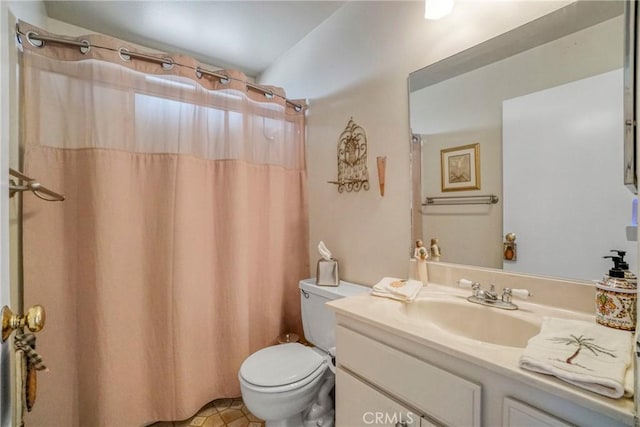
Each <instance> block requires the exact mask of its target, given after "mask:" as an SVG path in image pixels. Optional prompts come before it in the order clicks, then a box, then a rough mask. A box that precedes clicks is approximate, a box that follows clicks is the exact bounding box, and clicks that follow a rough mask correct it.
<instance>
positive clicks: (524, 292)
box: [511, 289, 533, 299]
mask: <svg viewBox="0 0 640 427" xmlns="http://www.w3.org/2000/svg"><path fill="white" fill-rule="evenodd" d="M511 293H512V294H513V296H514V297H518V298H522V299H527V298H529V297H532V296H533V294H532V293H531V292H529V290H528V289H511Z"/></svg>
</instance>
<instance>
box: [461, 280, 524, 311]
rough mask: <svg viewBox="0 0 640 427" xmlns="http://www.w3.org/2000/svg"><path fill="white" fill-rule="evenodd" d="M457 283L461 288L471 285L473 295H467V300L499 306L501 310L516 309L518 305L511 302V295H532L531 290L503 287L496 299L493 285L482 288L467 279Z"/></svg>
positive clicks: (521, 296)
mask: <svg viewBox="0 0 640 427" xmlns="http://www.w3.org/2000/svg"><path fill="white" fill-rule="evenodd" d="M458 285H459V286H460V287H463V288H468V287H471V290H472V292H473V295H471V296H470V297H467V301H469V302H472V303H475V304H481V305H486V306H489V307H496V308H501V309H503V310H517V309H518V306H517V305H515V304H514V303H513V302H511V300H512V298H513V296H514V295H515V296H518V297H520V298H527V297H530V296H532V295H531V292H529V291H528V290H527V289H511V288H504V289H503V290H502V296H501V297H500V299H498V295H497V293H496V287H495V285H490V286H489V289H488V290H487V289H482V286H481V285H480V283H478V282H470V281H468V280H464V279H461V280H458Z"/></svg>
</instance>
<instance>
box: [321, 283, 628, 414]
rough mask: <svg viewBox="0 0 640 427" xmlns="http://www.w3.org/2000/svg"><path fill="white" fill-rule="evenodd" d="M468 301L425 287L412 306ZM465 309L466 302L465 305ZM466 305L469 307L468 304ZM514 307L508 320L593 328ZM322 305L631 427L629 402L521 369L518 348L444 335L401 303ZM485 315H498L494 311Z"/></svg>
mask: <svg viewBox="0 0 640 427" xmlns="http://www.w3.org/2000/svg"><path fill="white" fill-rule="evenodd" d="M469 295H470V291H469V290H463V289H458V288H454V287H451V286H443V285H437V284H429V286H426V287H424V288H423V289H422V290H421V291H420V294H419V295H418V298H417V300H416V301H418V300H420V299H427V298H435V299H437V298H454V299H456V300H458V301H462V300H463V299H466V297H467V296H469ZM465 303H467V302H466V301H465ZM409 304H413V303H409ZM468 304H472V303H470V302H469V303H468ZM516 304H517V305H518V306H519V309H518V310H514V311H512V312H510V314H509V315H513V316H514V317H520V318H529V319H531V318H534V319H538V321H539V322H541V321H542V318H543V317H544V316H551V317H558V318H565V319H576V320H586V321H592V322H595V315H589V314H586V313H583V312H576V311H569V310H564V309H561V308H556V307H550V306H544V305H539V304H534V303H531V302H528V301H522V300H519V301H516ZM327 305H328V306H329V307H331V308H332V309H333V310H334V311H335V312H336V313H337V314H339V315H341V316H345V317H349V318H353V319H356V320H359V321H361V322H365V323H368V324H370V325H373V326H375V327H376V328H380V329H381V330H384V331H386V332H390V333H393V334H394V335H396V336H399V337H402V338H404V339H407V340H411V341H413V342H416V343H418V344H420V345H423V346H426V347H428V348H431V349H433V350H437V351H440V352H442V353H445V354H449V355H451V356H453V357H455V358H457V359H460V360H464V361H467V362H470V363H473V364H475V365H478V366H480V367H482V368H485V369H488V370H491V371H494V372H496V373H498V374H500V375H504V376H508V377H511V378H514V379H517V380H518V381H520V382H522V383H525V384H527V385H530V386H532V387H536V388H538V389H540V390H542V391H544V392H546V393H550V394H552V395H555V396H558V397H561V398H564V399H569V400H571V401H573V402H575V403H577V404H579V405H580V406H583V407H586V408H589V409H591V410H594V411H598V412H599V413H601V414H603V415H606V416H608V417H611V418H613V419H616V420H618V421H620V422H622V423H624V424H627V425H633V423H634V415H633V414H634V403H633V399H632V398H621V399H612V398H608V397H605V396H601V395H598V394H596V393H593V392H589V391H587V390H583V389H581V388H579V387H576V386H573V385H571V384H568V383H565V382H563V381H561V380H559V379H557V378H555V377H553V376H548V375H543V374H538V373H535V372H530V371H527V370H524V369H521V368H520V367H519V366H518V361H519V359H520V356H521V354H522V352H523V348H518V347H507V346H503V345H497V344H491V343H487V342H483V341H477V340H474V339H471V338H467V337H464V336H460V335H457V334H454V333H451V332H448V331H447V330H445V329H443V328H441V327H439V326H437V325H435V324H433V323H429V322H425V321H419V322H417V321H415V320H413V319H411V318H410V317H408V316H406V315H403V312H404V311H406V310H405V309H406V305H407V303H404V302H400V301H396V300H392V299H388V298H380V297H374V296H372V295H368V294H364V295H358V296H353V297H349V298H342V299H338V300H335V301H331V302H329V303H327ZM403 306H404V308H403ZM488 309H490V310H499V309H496V308H488ZM505 327H507V325H505Z"/></svg>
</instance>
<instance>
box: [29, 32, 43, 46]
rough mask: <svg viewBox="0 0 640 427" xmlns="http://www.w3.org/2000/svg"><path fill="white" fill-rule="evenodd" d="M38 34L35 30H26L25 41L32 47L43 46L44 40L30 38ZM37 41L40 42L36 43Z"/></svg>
mask: <svg viewBox="0 0 640 427" xmlns="http://www.w3.org/2000/svg"><path fill="white" fill-rule="evenodd" d="M38 35H39V34H38V33H36V32H35V31H27V34H26V36H27V41H28V42H29V44H30V45H31V46H33V47H44V45H45V42H44V40H36V39H33V40H31V36H38ZM38 43H40V44H38Z"/></svg>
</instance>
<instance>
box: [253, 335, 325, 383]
mask: <svg viewBox="0 0 640 427" xmlns="http://www.w3.org/2000/svg"><path fill="white" fill-rule="evenodd" d="M324 360H325V359H324V358H323V357H322V356H321V355H320V354H318V353H316V352H315V351H313V350H311V349H310V348H308V347H305V346H303V345H302V344H298V343H290V344H280V345H274V346H272V347H267V348H263V349H262V350H260V351H257V352H255V353H253V354H252V355H251V356H249V357H248V358H247V359H246V360H245V361H244V362H243V363H242V366H241V367H240V375H241V376H242V377H243V378H244V379H245V380H247V381H248V382H250V383H251V384H255V385H257V386H262V387H275V386H281V385H286V384H291V383H294V382H296V381H300V380H302V379H304V378H306V377H308V376H309V375H311V374H312V373H313V372H314V371H315V370H317V369H318V367H320V365H322V363H323V361H324Z"/></svg>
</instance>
